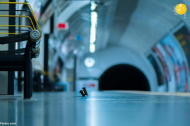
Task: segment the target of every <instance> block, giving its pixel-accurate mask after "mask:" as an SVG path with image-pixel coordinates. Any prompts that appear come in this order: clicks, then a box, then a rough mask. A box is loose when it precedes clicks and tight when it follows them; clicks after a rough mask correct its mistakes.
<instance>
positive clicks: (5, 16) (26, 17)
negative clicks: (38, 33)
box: [0, 15, 36, 29]
mask: <svg viewBox="0 0 190 126" xmlns="http://www.w3.org/2000/svg"><path fill="white" fill-rule="evenodd" d="M0 17H26V18H28V19H29V20H30V22H31V24H32V27H33V29H36V28H35V27H34V23H33V21H32V19H31V18H30V17H29V16H25V15H0ZM2 26H4V25H2ZM9 26H10V25H9Z"/></svg>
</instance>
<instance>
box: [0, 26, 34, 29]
mask: <svg viewBox="0 0 190 126" xmlns="http://www.w3.org/2000/svg"><path fill="white" fill-rule="evenodd" d="M0 27H28V28H30V29H31V30H34V29H33V28H32V27H31V26H29V25H0Z"/></svg>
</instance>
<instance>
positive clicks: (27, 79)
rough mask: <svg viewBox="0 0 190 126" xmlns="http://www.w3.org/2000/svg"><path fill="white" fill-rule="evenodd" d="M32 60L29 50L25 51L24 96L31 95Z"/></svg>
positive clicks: (29, 96)
mask: <svg viewBox="0 0 190 126" xmlns="http://www.w3.org/2000/svg"><path fill="white" fill-rule="evenodd" d="M32 86H33V79H32V62H31V54H30V52H29V51H26V52H25V71H24V98H27V99H28V98H31V97H32Z"/></svg>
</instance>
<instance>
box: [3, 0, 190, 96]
mask: <svg viewBox="0 0 190 126" xmlns="http://www.w3.org/2000/svg"><path fill="white" fill-rule="evenodd" d="M4 1H5V0H4ZM17 2H24V0H17ZM26 2H28V3H29V4H31V6H32V8H33V10H34V13H35V15H36V17H37V20H38V22H39V24H40V27H41V30H42V40H41V44H40V49H41V53H40V56H39V58H37V59H33V61H32V63H33V87H34V88H33V91H34V92H42V91H65V92H70V91H77V92H78V91H79V90H80V89H81V88H82V87H86V88H87V90H89V91H98V90H140V91H153V92H189V91H190V86H189V77H190V75H189V65H190V9H188V8H189V7H190V1H189V0H92V1H91V0H27V1H26ZM179 3H183V4H185V5H186V6H187V12H186V14H184V15H178V14H177V13H176V12H175V6H176V5H177V4H179ZM16 8H17V9H19V10H25V9H27V8H26V6H23V5H17V6H16ZM18 13H21V12H18ZM22 13H23V14H24V15H29V14H28V13H27V12H22ZM16 22H17V23H18V24H28V23H29V21H28V20H25V19H17V21H16ZM25 44H26V43H22V44H16V45H15V48H22V47H24V46H25ZM23 77H24V74H23V72H15V74H14V77H12V79H14V82H15V91H16V92H22V91H23ZM0 79H1V81H4V83H5V84H4V85H3V84H2V85H1V86H0V89H2V86H4V88H6V87H7V85H6V83H7V80H8V75H7V74H6V73H5V72H1V73H0ZM9 79H11V78H9ZM0 94H6V91H4V90H3V91H1V90H0Z"/></svg>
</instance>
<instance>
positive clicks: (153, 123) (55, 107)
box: [0, 91, 190, 126]
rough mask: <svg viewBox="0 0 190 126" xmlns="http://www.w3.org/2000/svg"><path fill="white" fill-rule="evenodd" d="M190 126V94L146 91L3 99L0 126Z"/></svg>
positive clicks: (0, 98) (37, 95) (40, 94)
mask: <svg viewBox="0 0 190 126" xmlns="http://www.w3.org/2000/svg"><path fill="white" fill-rule="evenodd" d="M3 123H9V125H10V123H12V125H15V126H190V95H189V94H168V93H165V94H160V93H146V92H145V93H143V92H124V91H120V92H118V91H114V92H91V93H90V96H89V97H85V98H83V97H81V96H80V94H79V93H34V95H33V98H32V99H31V100H23V99H22V96H21V95H19V94H18V95H15V96H6V95H1V96H0V126H1V125H2V124H3Z"/></svg>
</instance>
